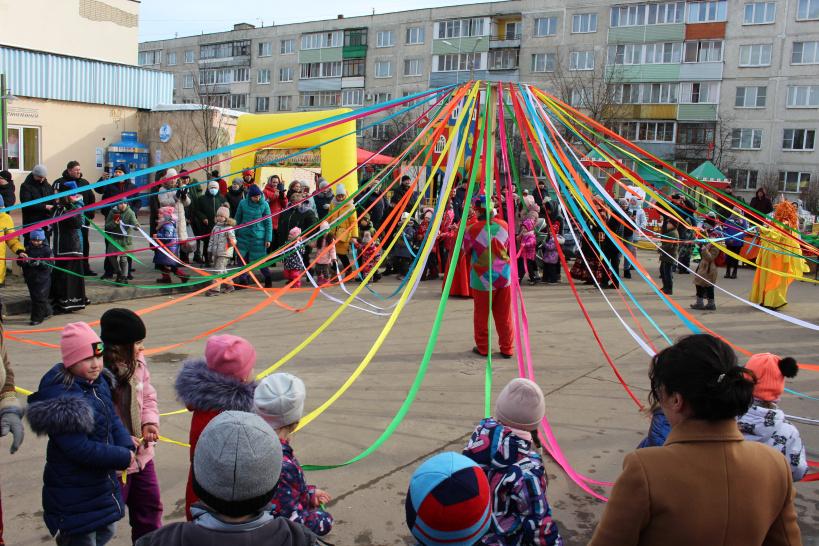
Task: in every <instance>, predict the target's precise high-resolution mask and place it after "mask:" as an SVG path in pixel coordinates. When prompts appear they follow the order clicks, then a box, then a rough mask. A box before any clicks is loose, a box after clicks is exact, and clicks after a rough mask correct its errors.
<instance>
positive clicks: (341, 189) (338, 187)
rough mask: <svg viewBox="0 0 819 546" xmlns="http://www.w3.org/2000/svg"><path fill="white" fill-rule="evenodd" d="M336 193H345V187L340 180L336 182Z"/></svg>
mask: <svg viewBox="0 0 819 546" xmlns="http://www.w3.org/2000/svg"><path fill="white" fill-rule="evenodd" d="M336 195H347V188H345V187H344V184H342V183H340V182H339V183H338V184H336Z"/></svg>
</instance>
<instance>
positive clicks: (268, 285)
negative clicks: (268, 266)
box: [264, 277, 273, 288]
mask: <svg viewBox="0 0 819 546" xmlns="http://www.w3.org/2000/svg"><path fill="white" fill-rule="evenodd" d="M264 287H265V288H273V279H271V278H270V277H268V278H266V279H265V280H264Z"/></svg>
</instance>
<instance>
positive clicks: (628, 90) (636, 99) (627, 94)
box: [612, 83, 640, 104]
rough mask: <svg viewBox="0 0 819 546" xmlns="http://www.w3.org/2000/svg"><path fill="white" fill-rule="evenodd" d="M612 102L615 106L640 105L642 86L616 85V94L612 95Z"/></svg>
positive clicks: (637, 84)
mask: <svg viewBox="0 0 819 546" xmlns="http://www.w3.org/2000/svg"><path fill="white" fill-rule="evenodd" d="M612 102H614V103H615V104H639V103H640V84H639V83H624V84H620V85H615V87H614V93H613V94H612Z"/></svg>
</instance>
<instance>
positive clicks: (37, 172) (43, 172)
mask: <svg viewBox="0 0 819 546" xmlns="http://www.w3.org/2000/svg"><path fill="white" fill-rule="evenodd" d="M31 175H32V176H42V177H43V178H45V177H46V176H48V169H46V166H45V165H43V164H42V163H41V164H39V165H34V168H33V169H31Z"/></svg>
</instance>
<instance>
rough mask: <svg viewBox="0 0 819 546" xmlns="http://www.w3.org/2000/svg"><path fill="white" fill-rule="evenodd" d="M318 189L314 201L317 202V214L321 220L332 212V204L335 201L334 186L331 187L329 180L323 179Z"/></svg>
mask: <svg viewBox="0 0 819 546" xmlns="http://www.w3.org/2000/svg"><path fill="white" fill-rule="evenodd" d="M318 190H319V191H318V193H317V194H316V195H315V196H313V201H315V202H316V214H317V215H318V217H319V220H324V218H325V217H326V216H327V215H328V214H329V213H330V206H331V205H332V203H333V188H331V187H330V183H329V182H327V181H326V180H324V179H322V180H321V182H319V185H318Z"/></svg>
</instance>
